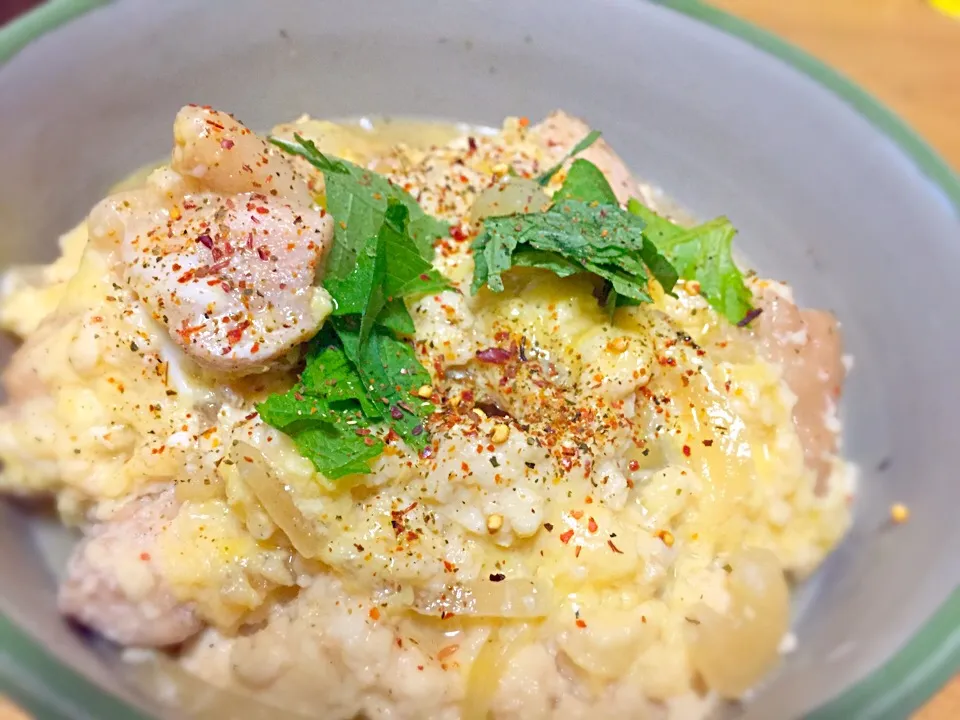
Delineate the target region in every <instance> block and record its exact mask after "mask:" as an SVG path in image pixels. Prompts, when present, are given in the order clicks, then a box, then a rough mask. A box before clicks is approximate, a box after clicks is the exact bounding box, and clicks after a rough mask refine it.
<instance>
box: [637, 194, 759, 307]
mask: <svg viewBox="0 0 960 720" xmlns="http://www.w3.org/2000/svg"><path fill="white" fill-rule="evenodd" d="M627 209H628V210H629V211H630V212H631V213H633V214H634V215H636V216H637V217H640V218H642V219H643V220H644V221H645V222H646V223H647V230H646V231H645V234H646V235H647V237H648V238H649V239H650V241H651V242H652V243H653V244H654V245H656V246H657V248H658V249H659V250H660V252H661V253H663V255H664V256H665V257H666V258H667V259H668V260H669V261H670V262H671V263H672V264H673V266H674V267H675V268H676V270H677V272H678V273H679V275H680V277H682V278H685V279H687V280H696V281H697V282H698V283H700V294H701V295H703V297H704V299H706V301H707V302H708V303H709V304H710V306H711V307H712V308H714V309H715V310H716V311H717V312H718V313H720V314H721V315H723V316H724V317H725V318H727V320H729V321H730V322H732V323H738V322H740V321H741V320H742V319H743V318H744V317H745V316H746V315H747V313H748V312H750V309H751V301H752V299H753V295H752V294H751V292H750V290H749V289H748V288H747V286H746V284H745V283H744V280H743V272H742V271H741V270H740V269H739V268H738V267H737V265H736V262H735V261H734V259H733V238H734V236H735V235H736V233H737V231H736V229H735V228H734V227H733V225H732V224H731V223H730V221H729V220H728V219H727V218H725V217H720V218H717V219H715V220H711V221H710V222H706V223H703V224H702V225H697V226H696V227H692V228H684V227H681V226H679V225H675V224H674V223H672V222H670V221H669V220H667V219H666V218H664V217H661V216H660V215H657V214H656V213H655V212H654V211H653V210H651V209H650V208H648V207H646V206H644V205H642V204H641V203H640V202H639V201H638V200H630V202H629V203H628V204H627Z"/></svg>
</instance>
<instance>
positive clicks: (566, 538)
mask: <svg viewBox="0 0 960 720" xmlns="http://www.w3.org/2000/svg"><path fill="white" fill-rule="evenodd" d="M572 537H573V530H567V531H566V532H564V533H561V534H560V542H562V543H563V544H564V545H566V544H567V543H568V542H570V539H571V538H572Z"/></svg>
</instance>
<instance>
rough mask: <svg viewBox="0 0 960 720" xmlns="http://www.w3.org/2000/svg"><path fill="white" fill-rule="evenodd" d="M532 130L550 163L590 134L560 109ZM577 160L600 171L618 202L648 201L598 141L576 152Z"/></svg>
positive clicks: (606, 148) (626, 171) (583, 124)
mask: <svg viewBox="0 0 960 720" xmlns="http://www.w3.org/2000/svg"><path fill="white" fill-rule="evenodd" d="M532 130H533V133H534V134H535V135H536V136H537V137H539V139H540V141H541V143H542V144H543V145H544V147H545V149H546V151H547V154H548V155H549V156H550V157H551V158H552V160H553V162H559V161H560V159H561V158H563V156H564V155H565V154H566V153H567V152H569V151H570V149H571V148H572V147H573V146H574V145H576V144H577V143H578V142H580V141H581V140H583V138H584V137H585V136H586V135H587V134H588V133H589V132H590V127H589V126H588V125H587V124H586V123H585V122H583V120H580V119H578V118H575V117H572V116H570V115H567V114H566V113H565V112H563V111H562V110H555V111H554V112H552V113H550V115H548V116H547V117H546V118H545V119H544V120H543V122H541V123H540V124H538V125H536V126H535V127H533V128H532ZM577 157H579V158H583V159H584V160H589V161H590V162H592V163H593V164H594V165H596V166H597V167H598V168H599V169H600V172H602V173H603V174H604V175H605V176H606V178H607V182H609V183H610V186H611V187H612V188H613V192H614V193H615V194H616V196H617V200H619V201H620V202H621V203H625V202H627V200H629V199H630V198H632V197H635V198H639V199H641V200H643V201H644V203H646V204H649V200H647V199H646V198H645V197H644V193H643V192H642V189H641V187H640V184H639V183H638V182H637V180H636V178H634V177H633V174H632V173H631V172H630V170H629V169H628V168H627V165H626V163H624V162H623V160H621V159H620V156H618V155H617V154H616V153H615V152H614V151H613V148H611V147H610V145H608V144H607V142H606V141H605V140H603V139H602V138H601V139H599V140H597V141H596V142H595V143H593V145H591V146H590V147H589V148H587V149H586V150H584V151H583V152H581V153H579V154H578V155H577Z"/></svg>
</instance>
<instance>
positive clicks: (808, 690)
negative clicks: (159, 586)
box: [0, 0, 960, 720]
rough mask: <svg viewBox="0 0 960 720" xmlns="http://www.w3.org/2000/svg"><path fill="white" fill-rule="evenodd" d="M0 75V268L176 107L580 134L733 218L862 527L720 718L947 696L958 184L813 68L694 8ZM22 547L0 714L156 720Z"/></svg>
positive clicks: (872, 107)
mask: <svg viewBox="0 0 960 720" xmlns="http://www.w3.org/2000/svg"><path fill="white" fill-rule="evenodd" d="M0 58H6V63H5V64H4V65H3V66H2V67H0V98H2V102H0V128H2V129H3V132H2V135H0V229H2V230H0V238H2V242H0V263H2V264H9V263H14V262H36V261H41V260H50V259H52V258H53V257H54V255H55V253H56V238H57V236H58V233H60V232H61V231H63V230H65V229H66V228H68V227H69V226H71V225H72V224H73V223H75V222H76V221H77V220H79V219H80V218H81V217H82V216H83V215H84V214H85V213H86V211H87V210H88V209H89V208H90V206H91V205H92V203H94V202H95V201H96V200H97V199H98V198H100V197H101V196H102V194H103V193H104V192H105V190H106V189H107V188H108V186H109V185H110V184H112V183H113V182H114V181H116V180H117V179H118V178H120V177H122V176H123V175H125V174H126V173H128V172H129V171H131V170H132V169H134V168H136V167H137V166H139V165H140V164H142V163H144V162H147V161H150V160H152V159H154V158H157V157H160V156H162V155H163V154H165V153H166V152H169V147H170V125H171V120H172V118H173V115H174V113H175V112H176V110H177V109H178V108H179V107H180V106H181V105H183V104H184V103H187V102H197V103H205V104H211V105H214V106H217V107H220V108H223V109H227V110H229V111H231V112H234V113H235V114H237V115H238V117H240V118H242V119H243V120H244V122H246V123H247V124H249V125H252V126H254V127H261V128H267V127H270V125H271V124H272V123H274V122H277V121H281V120H286V119H289V118H292V117H295V116H297V115H298V114H300V113H302V112H310V113H311V114H313V115H316V116H321V117H345V116H356V115H359V114H366V113H374V114H383V113H386V114H391V115H405V116H427V117H434V118H447V119H456V120H466V121H470V122H476V123H486V124H496V123H498V122H499V120H500V119H501V118H502V117H503V116H505V115H508V114H510V115H528V116H530V117H538V116H541V115H543V114H544V113H546V112H547V111H549V110H550V109H552V108H555V107H562V108H565V109H566V110H568V111H569V112H572V113H574V114H577V115H581V116H583V117H585V118H587V119H588V120H589V121H590V123H591V124H592V125H593V126H594V127H597V128H601V129H602V130H603V131H604V133H605V136H606V137H607V138H608V139H609V140H610V142H611V143H612V144H613V146H614V147H615V148H617V149H618V150H619V151H620V152H621V153H622V154H623V155H624V156H625V157H626V159H627V160H628V161H629V162H630V163H631V164H632V166H633V167H634V168H635V170H636V171H637V173H638V174H640V175H642V176H643V177H645V178H648V179H650V180H651V181H653V182H654V183H655V184H658V185H660V186H661V187H662V188H664V189H665V190H666V192H667V193H668V194H669V195H671V196H673V197H674V198H676V199H677V200H678V201H679V202H681V203H682V204H683V205H684V206H685V207H687V208H689V209H690V210H692V211H693V212H694V213H695V214H696V215H698V216H703V217H706V216H712V215H716V214H721V213H724V214H727V215H728V216H729V217H730V218H732V220H733V221H734V222H735V224H736V225H737V226H738V227H739V228H740V229H741V235H740V240H739V242H740V247H741V248H742V250H743V252H744V253H745V255H746V256H747V257H748V258H750V259H751V261H752V262H753V263H754V264H755V265H756V266H757V267H758V268H759V269H760V270H761V271H762V272H763V273H764V274H767V275H770V276H773V277H777V278H784V279H787V280H789V281H790V282H791V283H792V284H794V285H795V287H796V288H797V291H798V293H799V297H800V299H801V300H802V301H803V302H804V303H806V304H809V305H815V306H823V307H827V308H830V309H832V310H834V311H835V312H836V313H837V315H838V316H839V317H840V318H841V319H842V320H843V323H844V333H845V338H846V344H847V349H848V351H849V352H851V353H852V354H853V356H854V357H855V368H854V371H853V373H852V375H851V377H850V380H849V384H848V387H847V393H846V398H845V404H844V408H843V414H844V419H845V422H846V427H847V433H846V450H847V452H848V454H849V455H850V457H852V458H853V459H854V460H855V461H856V462H857V463H858V464H859V466H860V468H861V473H860V480H859V495H858V497H857V500H856V504H855V515H856V519H855V524H854V527H853V529H852V531H851V533H850V535H849V537H848V538H847V539H846V540H845V541H844V543H843V545H842V546H841V547H840V548H839V549H838V550H837V552H836V553H835V554H834V555H833V556H832V557H831V558H830V559H829V560H828V561H827V563H826V564H825V565H824V567H823V568H822V569H821V571H820V572H819V573H818V574H817V575H816V577H815V578H814V579H813V580H812V581H811V582H810V583H808V584H807V585H806V586H805V587H803V588H802V589H801V591H800V593H799V595H798V598H797V602H796V621H795V632H796V635H797V637H798V639H799V643H798V646H797V648H796V650H795V651H794V652H792V653H791V654H789V655H788V656H787V657H786V659H785V661H784V663H783V665H782V667H781V668H780V670H779V671H778V672H777V673H776V674H775V675H774V676H773V677H772V678H771V679H770V680H769V682H767V683H765V684H764V685H763V686H762V687H761V688H759V689H758V691H757V692H756V693H755V694H754V696H753V697H752V698H751V700H750V701H749V702H747V703H746V704H745V705H744V707H742V708H739V709H738V710H737V712H739V713H744V714H746V716H749V717H757V718H792V717H800V716H804V715H811V716H812V717H815V718H822V719H827V718H837V719H843V720H846V719H848V718H902V717H906V716H907V715H908V714H909V712H910V710H911V709H912V708H914V707H916V706H917V705H918V704H919V703H920V702H921V701H922V700H923V699H925V698H926V697H927V696H928V695H929V694H930V693H932V692H933V691H934V690H935V688H937V687H938V686H939V685H940V684H942V683H943V682H944V681H945V680H946V679H947V678H948V677H949V676H950V675H952V674H953V673H954V672H955V671H956V670H957V668H958V665H960V596H958V595H957V593H956V588H957V585H958V579H960V553H958V552H957V548H958V547H960V523H958V522H957V521H956V517H957V508H958V507H960V483H958V482H957V479H956V471H955V456H954V451H955V450H956V447H955V445H954V443H955V442H956V435H955V432H956V428H958V427H960V373H958V371H957V368H956V365H955V361H956V358H957V357H958V356H960V339H958V338H960V336H958V334H957V333H956V332H955V319H956V317H957V315H958V310H960V302H958V294H957V292H956V290H955V283H956V278H957V276H958V273H960V184H958V182H957V179H956V178H955V177H954V176H953V174H952V173H951V172H950V170H948V169H947V167H946V166H945V165H944V163H943V162H942V161H940V160H939V159H938V158H937V157H936V156H935V155H934V154H933V153H932V152H931V150H930V149H929V148H928V147H927V146H926V145H924V144H923V143H922V142H921V141H920V140H919V139H918V138H917V137H916V136H915V135H914V134H913V133H912V132H911V131H910V130H909V129H908V128H906V127H905V126H904V125H903V124H902V123H901V122H899V121H898V120H897V119H896V118H895V117H894V116H893V115H891V114H890V113H889V112H888V111H887V110H885V109H883V108H882V107H880V106H879V105H878V104H877V103H876V102H875V101H873V100H872V99H871V98H870V97H869V96H868V95H866V94H865V93H864V92H863V91H861V90H859V89H858V88H856V87H855V86H853V85H852V84H851V83H849V82H848V81H846V80H844V79H843V78H841V77H839V76H838V75H837V74H836V73H834V72H833V71H831V70H830V69H828V68H826V67H824V66H823V65H821V64H820V63H818V62H816V61H815V60H813V59H811V58H810V57H808V56H806V55H804V54H802V53H801V52H799V51H797V50H796V49H794V48H791V47H789V46H787V45H784V44H783V43H782V42H780V41H778V40H776V39H774V38H773V37H771V36H769V35H767V34H765V33H763V32H761V31H759V30H757V29H755V28H753V27H751V26H748V25H746V24H744V23H742V22H740V21H738V20H735V19H733V18H731V17H729V16H727V15H724V14H723V13H720V12H718V11H716V10H711V9H709V8H707V7H706V6H704V5H701V4H700V3H698V2H693V1H684V0H679V1H675V2H661V3H654V2H644V1H642V0H592V1H591V2H584V1H583V0H579V1H577V0H553V1H552V2H538V1H536V0H484V1H483V2H480V1H479V0H461V1H459V2H439V0H393V1H386V0H382V1H381V0H365V1H363V2H353V3H343V2H335V1H334V0H316V1H313V2H308V1H307V0H301V1H297V0H273V1H272V2H270V3H266V2H262V1H260V0H233V1H232V2H229V3H227V2H206V3H202V4H201V3H196V2H188V1H186V0H166V1H165V2H163V3H156V2H146V1H143V0H141V1H137V0H128V1H124V0H121V1H119V2H114V3H107V4H101V3H97V2H90V1H89V0H86V1H85V0H55V1H54V2H51V3H49V4H48V5H46V6H44V7H42V8H41V9H40V10H38V11H35V12H34V13H33V14H31V15H28V16H27V17H26V18H24V19H21V20H20V21H18V22H17V23H15V24H14V25H12V26H9V27H8V28H6V29H4V30H3V31H2V32H0ZM9 351H10V346H9V345H8V346H6V347H5V348H4V352H5V353H6V354H7V355H9ZM894 502H902V503H905V504H906V505H908V506H909V508H910V511H911V518H910V521H909V522H908V523H906V524H904V525H900V526H896V527H893V526H891V524H890V522H889V520H888V518H889V507H890V505H891V504H892V503H894ZM36 527H37V521H36V520H35V519H32V518H31V515H30V514H29V513H28V512H26V511H24V509H23V508H20V507H15V506H13V505H11V504H0V578H2V581H0V593H2V598H0V608H2V611H3V613H4V614H5V616H6V618H7V619H6V620H2V621H0V691H2V692H5V693H7V694H9V695H12V696H13V697H14V698H15V699H16V700H18V701H20V702H21V703H23V704H24V705H26V706H27V707H28V708H30V709H31V710H33V711H35V712H36V713H37V714H38V716H39V717H43V718H46V717H50V718H58V717H64V718H68V717H69V718H98V719H99V718H108V717H109V718H122V717H125V716H130V715H134V714H135V713H138V712H139V713H143V714H149V713H157V712H158V711H157V709H156V707H155V706H154V705H152V704H151V702H150V700H149V699H147V698H145V697H143V696H141V695H138V694H137V693H136V692H135V691H133V690H131V689H129V686H127V685H125V684H124V683H123V682H122V681H121V680H119V679H118V675H119V674H118V673H117V672H116V671H115V669H116V663H117V657H116V654H115V653H111V652H99V651H97V650H96V649H95V648H93V646H92V645H91V644H90V643H89V642H87V641H85V640H84V639H82V638H81V637H80V636H78V635H77V634H76V633H75V632H73V631H72V630H71V629H70V628H68V627H67V626H66V625H65V624H64V623H63V622H62V621H61V620H60V618H59V617H58V615H57V612H56V607H55V582H54V576H53V572H52V570H51V569H50V568H49V567H48V566H47V565H46V564H45V563H44V562H43V561H42V560H41V555H40V551H39V547H38V539H37V538H38V535H37V533H36V532H35V530H36ZM134 708H136V710H135V709H134Z"/></svg>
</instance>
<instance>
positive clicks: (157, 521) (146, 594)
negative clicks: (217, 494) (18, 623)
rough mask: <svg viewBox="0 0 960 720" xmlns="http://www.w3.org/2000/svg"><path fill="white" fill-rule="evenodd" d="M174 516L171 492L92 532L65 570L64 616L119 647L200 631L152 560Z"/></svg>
mask: <svg viewBox="0 0 960 720" xmlns="http://www.w3.org/2000/svg"><path fill="white" fill-rule="evenodd" d="M176 513H177V502H176V499H175V497H174V491H173V490H172V489H167V490H164V491H163V492H162V493H160V494H157V495H149V496H144V497H142V498H139V499H137V500H134V501H132V502H131V503H130V504H129V505H127V506H125V507H124V508H123V509H121V510H120V511H119V512H118V513H117V515H115V516H114V517H113V518H111V519H110V520H108V521H106V522H104V523H101V524H99V525H97V526H95V527H94V528H93V529H92V530H90V531H89V533H88V534H87V536H86V537H85V538H84V539H83V541H81V542H80V544H79V545H78V546H77V547H76V549H75V550H74V553H73V556H72V557H71V558H70V562H69V564H68V566H67V576H66V579H65V580H64V581H63V584H62V585H61V586H60V610H61V612H63V613H64V614H65V615H67V616H69V617H72V618H74V619H76V620H77V621H78V622H80V623H81V624H83V625H86V626H87V627H90V628H92V629H93V630H96V631H97V632H99V633H101V634H102V635H103V636H105V637H106V638H108V639H110V640H112V641H113V642H116V643H119V644H121V645H135V646H141V647H164V646H168V645H176V644H177V643H180V642H183V641H184V640H186V639H187V638H189V637H191V636H192V635H194V634H195V633H197V632H198V631H199V630H200V628H201V622H200V620H199V618H197V616H196V615H195V613H194V611H193V609H192V608H191V607H190V606H189V605H185V604H183V603H181V602H179V601H178V600H177V598H176V597H175V596H174V594H173V591H172V590H171V589H170V588H169V586H168V585H167V584H166V581H165V580H164V579H163V578H162V577H161V575H160V570H159V568H158V567H157V565H156V559H155V557H154V554H155V552H156V544H157V538H158V535H159V533H160V531H161V530H162V528H163V527H164V525H165V524H166V523H168V522H170V521H171V520H172V519H173V518H174V517H175V516H176Z"/></svg>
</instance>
